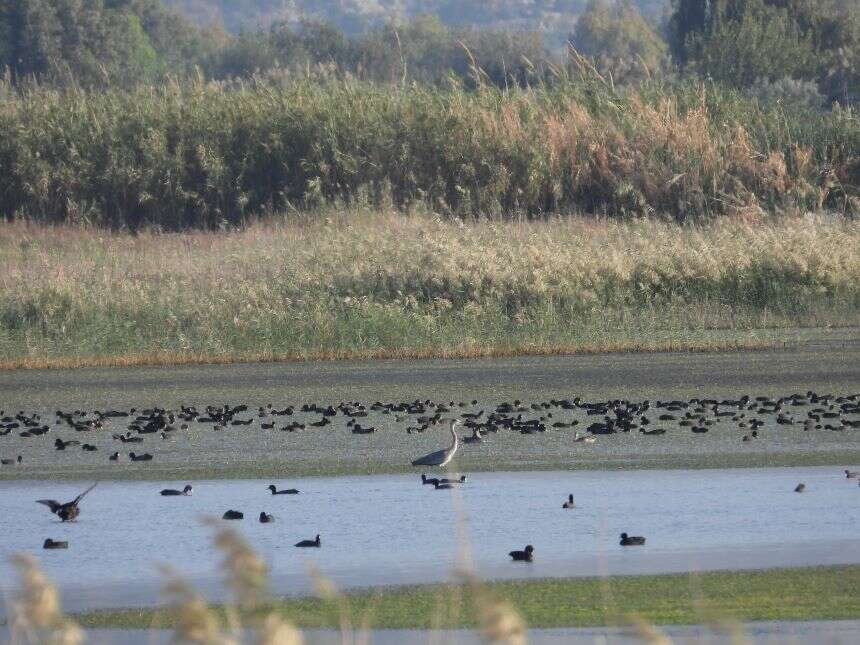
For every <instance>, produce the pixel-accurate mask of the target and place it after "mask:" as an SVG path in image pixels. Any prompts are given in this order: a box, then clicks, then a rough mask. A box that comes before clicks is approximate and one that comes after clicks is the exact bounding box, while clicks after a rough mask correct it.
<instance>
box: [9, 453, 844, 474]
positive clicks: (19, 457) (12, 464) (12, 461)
mask: <svg viewBox="0 0 860 645" xmlns="http://www.w3.org/2000/svg"><path fill="white" fill-rule="evenodd" d="M22 461H24V459H23V458H22V457H21V455H18V458H17V459H0V464H3V465H4V466H15V465H16V464H20V463H21V462H22ZM845 472H848V471H847V470H846V471H845ZM855 475H856V473H855Z"/></svg>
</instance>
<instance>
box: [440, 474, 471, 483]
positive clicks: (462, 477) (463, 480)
mask: <svg viewBox="0 0 860 645" xmlns="http://www.w3.org/2000/svg"><path fill="white" fill-rule="evenodd" d="M439 483H440V484H465V483H466V476H465V475H460V477H459V478H457V479H448V478H447V477H441V478H440V479H439Z"/></svg>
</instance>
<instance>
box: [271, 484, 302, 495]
mask: <svg viewBox="0 0 860 645" xmlns="http://www.w3.org/2000/svg"><path fill="white" fill-rule="evenodd" d="M269 490H270V491H272V495H298V494H299V489H298V488H285V489H284V490H278V489H277V488H276V487H275V485H274V484H270V485H269Z"/></svg>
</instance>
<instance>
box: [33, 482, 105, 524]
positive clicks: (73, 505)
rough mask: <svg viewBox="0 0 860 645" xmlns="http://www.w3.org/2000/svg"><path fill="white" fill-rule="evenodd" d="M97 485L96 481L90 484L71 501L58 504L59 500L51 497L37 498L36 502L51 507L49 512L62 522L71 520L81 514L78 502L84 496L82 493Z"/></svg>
mask: <svg viewBox="0 0 860 645" xmlns="http://www.w3.org/2000/svg"><path fill="white" fill-rule="evenodd" d="M96 486H98V482H96V483H95V484H93V485H92V486H90V487H89V488H88V489H86V490H85V491H84V492H83V493H81V494H80V495H78V496H77V497H75V499H73V500H72V501H71V502H66V503H65V504H60V503H59V502H57V501H55V500H53V499H37V500H36V503H37V504H44V505H45V506H47V507H48V508H50V509H51V512H52V513H53V514H54V515H56V516H57V517H59V518H60V520H61V521H63V522H71V521H72V520H74V519H75V518H76V517H77V516H78V515H80V514H81V509H80V508H78V504H80V502H81V500H82V499H83V498H84V495H86V494H87V493H89V492H90V491H91V490H92V489H93V488H95V487H96Z"/></svg>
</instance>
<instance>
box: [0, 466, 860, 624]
mask: <svg viewBox="0 0 860 645" xmlns="http://www.w3.org/2000/svg"><path fill="white" fill-rule="evenodd" d="M801 481H802V482H804V483H805V484H806V487H807V490H806V492H804V493H802V494H797V493H794V492H793V489H794V487H795V485H796V484H797V483H798V482H801ZM185 483H186V482H163V483H162V484H158V483H152V482H103V483H101V484H100V485H99V487H98V488H96V489H95V490H94V491H93V492H92V493H90V495H89V496H88V497H87V498H85V500H84V501H83V502H82V505H81V506H82V513H81V516H80V518H79V520H78V521H77V522H75V523H69V524H61V523H60V522H59V521H58V520H57V519H56V518H55V516H53V515H51V514H50V513H49V512H48V510H47V508H45V507H43V506H40V505H36V504H35V503H34V500H36V499H41V498H53V499H57V500H60V501H68V500H70V499H73V498H74V497H75V496H76V495H77V494H78V493H79V492H81V491H82V490H83V489H84V488H85V487H86V484H85V483H81V482H41V481H40V482H23V481H19V482H0V536H2V540H0V587H2V591H3V593H4V594H8V593H9V591H10V585H11V582H10V581H11V580H14V577H13V576H12V570H11V567H10V566H9V563H8V556H9V555H10V554H12V553H16V552H21V551H26V552H31V553H34V554H36V555H38V557H39V558H40V560H41V562H42V565H43V567H44V569H45V570H46V572H47V573H48V574H49V575H50V576H51V577H52V578H53V579H54V580H56V581H57V582H58V583H59V585H60V587H61V589H62V590H63V601H64V604H65V606H66V607H67V608H68V609H70V610H81V609H86V608H93V607H121V606H133V605H143V604H152V603H155V602H157V601H158V591H159V585H160V582H161V579H160V577H159V573H158V565H162V564H166V565H169V566H171V567H173V568H175V569H176V570H177V571H179V572H181V573H182V574H185V575H187V576H188V577H189V578H191V579H193V580H194V581H195V582H196V583H197V584H198V585H199V586H200V587H201V588H202V590H203V591H204V592H205V593H206V594H207V595H208V596H209V597H211V598H213V599H218V598H221V597H222V596H221V593H222V592H221V585H220V584H219V581H218V578H217V572H218V569H219V560H220V556H219V554H218V552H217V551H215V550H214V549H213V548H212V529H211V528H210V527H206V526H204V525H203V524H201V522H200V519H201V518H203V517H205V516H218V517H220V516H221V515H222V514H223V512H224V511H226V510H227V509H237V510H241V511H243V512H244V513H245V519H244V520H243V521H237V522H230V523H228V524H229V525H230V526H232V527H233V528H236V529H238V530H239V531H240V532H241V533H242V534H243V535H244V537H245V538H246V539H247V540H248V542H249V543H250V544H251V545H252V546H253V547H254V548H255V549H256V550H257V551H258V552H259V553H260V554H262V556H263V557H264V558H265V559H266V561H267V562H268V563H269V565H270V568H271V573H272V579H273V587H274V591H275V592H277V593H283V594H292V593H296V594H300V593H307V592H308V591H309V590H310V588H311V583H310V581H309V579H308V575H307V567H308V564H309V563H311V562H312V563H314V564H316V566H317V567H318V568H319V569H320V570H322V571H323V572H324V573H325V574H326V575H328V576H329V577H331V578H332V579H333V580H334V581H335V582H336V583H338V584H339V585H340V586H342V587H357V586H368V585H381V584H407V583H420V582H433V581H442V580H446V579H449V578H450V577H451V575H452V574H451V572H452V569H453V568H454V567H455V566H456V564H457V563H458V561H459V558H460V557H461V552H462V550H463V549H462V545H463V544H464V542H468V545H469V551H470V554H471V558H472V560H473V561H474V564H475V567H476V568H477V570H478V572H479V574H480V575H482V576H484V577H485V578H540V577H547V576H585V575H596V574H603V573H612V574H622V573H658V572H672V571H690V570H707V569H728V568H754V567H771V566H792V565H813V564H845V563H858V562H860V535H858V527H860V487H858V485H857V480H846V479H845V476H844V474H842V470H841V469H840V468H837V467H821V468H771V469H768V468H765V469H730V470H696V471H682V470H672V471H656V470H652V471H623V472H600V471H582V472H535V473H528V472H517V473H479V474H475V475H474V476H470V477H469V481H468V483H467V484H466V485H465V486H463V487H462V488H460V489H459V490H458V491H454V492H452V491H443V490H439V491H436V490H433V488H432V487H430V486H422V485H421V484H420V481H419V479H418V476H417V475H416V476H405V475H388V476H370V477H330V478H306V479H295V480H289V481H287V480H283V481H277V482H270V481H257V480H234V481H229V480H217V481H195V482H191V483H192V484H193V485H194V495H193V496H191V497H174V498H170V497H161V496H159V495H158V491H159V490H160V489H161V488H163V487H175V488H181V487H182V485H184V484H185ZM269 483H276V484H277V485H278V486H279V488H280V487H287V486H290V487H296V488H299V489H300V490H301V494H299V495H281V496H275V497H273V496H272V495H270V494H269V492H268V490H267V489H266V486H268V484H269ZM568 493H573V494H574V496H575V499H576V503H577V508H576V509H574V510H562V508H561V505H562V503H563V502H564V501H565V498H566V496H567V494H568ZM260 511H266V512H267V513H271V514H273V515H274V516H275V518H276V521H275V522H274V523H273V524H259V523H258V521H257V516H258V515H259V513H260ZM458 516H459V517H462V518H463V522H460V521H458V519H457V518H458ZM622 531H627V532H628V533H630V534H634V535H644V536H646V537H647V544H646V546H644V547H638V548H622V547H620V546H619V545H618V534H619V533H621V532H622ZM317 533H319V534H321V536H322V548H321V549H318V550H317V549H296V548H294V547H293V546H292V545H293V543H295V542H297V541H298V540H301V539H305V538H313V537H314V536H315V535H316V534H317ZM458 535H467V536H468V540H467V541H464V540H463V539H460V538H458ZM48 537H50V538H53V539H56V540H68V541H69V543H70V548H69V549H68V550H67V551H43V550H42V549H41V545H42V542H43V541H44V539H45V538H48ZM527 543H530V544H533V545H534V546H535V556H536V557H535V562H534V563H533V564H525V563H512V562H510V560H509V558H508V556H507V552H508V551H510V550H512V549H520V548H522V547H523V546H524V545H525V544H527Z"/></svg>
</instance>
